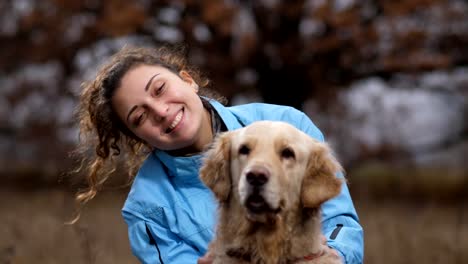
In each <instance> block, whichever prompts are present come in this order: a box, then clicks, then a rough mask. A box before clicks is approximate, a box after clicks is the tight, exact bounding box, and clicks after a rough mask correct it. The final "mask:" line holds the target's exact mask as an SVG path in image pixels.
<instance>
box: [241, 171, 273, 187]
mask: <svg viewBox="0 0 468 264" xmlns="http://www.w3.org/2000/svg"><path fill="white" fill-rule="evenodd" d="M245 176H246V178H247V182H248V183H249V184H250V185H252V186H262V185H264V184H265V183H267V182H268V178H270V172H269V171H268V170H267V169H265V168H263V167H255V168H252V169H250V170H249V171H248V172H247V174H246V175H245Z"/></svg>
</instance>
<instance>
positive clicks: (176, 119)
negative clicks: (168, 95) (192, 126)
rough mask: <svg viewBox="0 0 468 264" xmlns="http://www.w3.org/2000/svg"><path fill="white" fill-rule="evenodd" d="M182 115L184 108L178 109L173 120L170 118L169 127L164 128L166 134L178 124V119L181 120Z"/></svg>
mask: <svg viewBox="0 0 468 264" xmlns="http://www.w3.org/2000/svg"><path fill="white" fill-rule="evenodd" d="M183 116H184V109H182V110H180V111H179V113H177V115H176V116H175V117H174V120H172V123H171V124H170V125H169V127H168V128H167V129H166V131H165V132H166V134H169V133H171V132H172V131H173V130H174V129H175V128H176V127H177V125H179V124H180V121H181V120H182V117H183Z"/></svg>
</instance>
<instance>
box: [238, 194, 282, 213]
mask: <svg viewBox="0 0 468 264" xmlns="http://www.w3.org/2000/svg"><path fill="white" fill-rule="evenodd" d="M245 207H246V208H247V210H249V212H250V213H252V214H262V213H274V214H276V213H279V211H280V208H272V207H271V206H270V204H268V202H267V201H266V200H265V198H264V197H263V196H262V195H260V194H259V193H253V194H251V195H250V196H249V197H248V198H247V200H246V201H245Z"/></svg>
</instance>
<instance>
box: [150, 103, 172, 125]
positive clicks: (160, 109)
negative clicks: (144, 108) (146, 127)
mask: <svg viewBox="0 0 468 264" xmlns="http://www.w3.org/2000/svg"><path fill="white" fill-rule="evenodd" d="M149 108H150V111H151V112H152V113H153V115H154V118H155V119H156V121H161V120H163V119H164V118H166V116H167V115H168V113H169V106H168V105H167V104H165V103H163V102H152V103H151V104H150V106H149Z"/></svg>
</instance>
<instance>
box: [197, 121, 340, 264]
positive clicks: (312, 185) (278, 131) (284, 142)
mask: <svg viewBox="0 0 468 264" xmlns="http://www.w3.org/2000/svg"><path fill="white" fill-rule="evenodd" d="M341 170H342V168H341V166H340V164H339V163H338V162H337V161H336V159H335V158H334V157H333V156H332V154H331V152H330V149H329V147H328V146H327V145H326V144H325V143H321V142H319V141H317V140H314V139H312V138H311V137H309V136H308V135H307V134H305V133H303V132H301V131H300V130H298V129H296V128H295V127H293V126H291V125H289V124H287V123H284V122H279V121H258V122H254V123H252V124H251V125H249V126H246V127H244V128H241V129H238V130H234V131H229V132H225V133H222V134H220V135H219V136H218V137H217V138H216V139H215V141H214V143H213V145H212V147H211V148H210V149H209V150H208V151H207V153H206V156H205V160H204V164H203V166H202V168H201V170H200V177H201V180H202V181H203V182H204V184H205V185H206V186H208V187H209V188H210V189H211V190H212V191H213V193H214V195H215V196H216V198H217V200H218V201H219V221H218V225H217V231H216V237H215V239H214V241H213V242H212V243H211V244H210V252H211V253H212V254H213V257H214V262H213V263H215V264H216V263H223V264H226V263H265V264H278V263H306V262H307V263H327V264H328V263H337V258H331V257H327V256H326V255H323V256H320V257H318V254H319V253H318V252H319V249H320V246H321V243H322V242H321V239H320V237H321V227H320V222H321V217H320V205H321V204H322V203H323V202H325V201H327V200H328V199H331V198H333V197H334V196H336V195H338V194H339V193H340V191H341V184H342V180H340V179H339V178H337V177H336V176H335V173H336V172H338V171H341ZM338 261H339V260H338ZM338 263H340V262H338Z"/></svg>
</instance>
